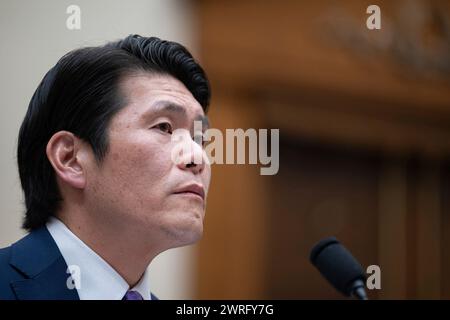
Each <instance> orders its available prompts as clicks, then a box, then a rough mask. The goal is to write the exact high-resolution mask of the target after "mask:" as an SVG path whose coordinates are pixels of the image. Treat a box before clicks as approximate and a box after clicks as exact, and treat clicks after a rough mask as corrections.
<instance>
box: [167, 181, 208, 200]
mask: <svg viewBox="0 0 450 320" xmlns="http://www.w3.org/2000/svg"><path fill="white" fill-rule="evenodd" d="M183 193H187V194H189V193H192V194H194V195H197V196H199V197H201V198H202V200H205V188H203V186H202V185H201V184H196V183H192V184H189V185H187V186H183V187H180V188H178V189H177V190H175V192H174V194H183Z"/></svg>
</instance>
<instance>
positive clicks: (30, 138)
mask: <svg viewBox="0 0 450 320" xmlns="http://www.w3.org/2000/svg"><path fill="white" fill-rule="evenodd" d="M139 71H146V72H150V73H156V74H167V75H171V76H173V77H175V78H176V79H178V80H180V81H181V82H182V83H183V84H184V85H185V86H186V88H187V89H188V90H189V91H190V92H191V93H192V95H193V96H194V98H195V99H196V100H197V101H198V102H199V103H200V105H201V106H202V108H203V110H204V111H205V113H206V112H207V109H208V105H209V100H210V86H209V82H208V79H207V77H206V74H205V72H204V71H203V69H202V67H201V66H200V65H199V64H198V63H197V62H196V61H195V60H194V59H193V57H192V55H191V54H190V53H189V51H188V50H187V49H186V48H185V47H184V46H182V45H181V44H179V43H176V42H171V41H165V40H161V39H159V38H156V37H141V36H139V35H130V36H128V37H126V38H124V39H122V40H119V41H116V42H110V43H107V44H106V45H103V46H98V47H86V48H81V49H76V50H74V51H71V52H69V53H68V54H66V55H64V56H63V57H62V58H61V59H60V60H59V61H58V62H57V63H56V65H55V66H54V67H53V68H51V69H50V70H49V71H48V72H47V74H46V75H45V76H44V78H43V79H42V81H41V83H40V84H39V86H38V87H37V89H36V91H35V92H34V94H33V96H32V98H31V101H30V104H29V106H28V110H27V112H26V115H25V118H24V120H23V122H22V125H21V128H20V132H19V137H18V148H17V162H18V167H19V175H20V181H21V184H22V189H23V192H24V197H25V207H26V212H25V219H24V222H23V228H25V229H27V230H35V229H38V228H40V227H42V226H44V225H45V223H46V222H47V221H48V219H49V217H50V216H52V215H55V214H56V212H57V210H58V208H59V204H60V201H61V200H62V198H61V194H60V192H59V189H58V185H57V183H56V177H55V171H54V170H53V167H52V166H51V164H50V162H49V160H48V158H47V155H46V147H47V143H48V141H49V140H50V138H51V137H52V135H54V134H55V133H56V132H58V131H61V130H67V131H70V132H72V133H73V134H74V135H75V136H77V137H78V138H80V139H82V140H83V141H86V142H88V143H89V144H90V146H91V147H92V150H93V153H94V155H95V157H96V159H97V161H98V162H99V163H101V161H102V159H103V158H104V156H105V155H106V153H107V151H108V131H107V129H108V125H109V122H110V120H111V118H112V117H113V116H114V115H115V114H116V113H117V112H118V111H119V110H120V109H121V108H123V107H124V106H125V105H126V97H125V96H124V95H122V94H121V93H120V90H119V89H120V88H119V85H120V81H121V80H122V78H123V77H125V76H126V75H128V74H131V73H133V72H139Z"/></svg>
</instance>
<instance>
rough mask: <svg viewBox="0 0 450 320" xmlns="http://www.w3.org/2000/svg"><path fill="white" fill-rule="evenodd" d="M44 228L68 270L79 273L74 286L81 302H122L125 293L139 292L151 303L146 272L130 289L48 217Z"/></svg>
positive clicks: (109, 268)
mask: <svg viewBox="0 0 450 320" xmlns="http://www.w3.org/2000/svg"><path fill="white" fill-rule="evenodd" d="M46 226H47V229H48V231H49V232H50V234H51V236H52V237H53V239H54V240H55V242H56V245H57V246H58V248H59V251H61V254H62V256H63V258H64V260H65V261H66V263H67V266H68V267H69V269H72V270H73V268H74V267H75V268H76V270H77V271H79V278H76V279H79V282H78V283H76V285H77V291H78V295H79V297H80V300H121V299H122V298H123V297H124V296H125V293H126V292H127V291H128V290H134V291H137V292H139V293H140V294H141V296H142V297H143V298H144V300H150V299H151V295H150V283H149V272H148V271H146V272H144V275H143V276H142V277H141V280H140V281H139V282H138V283H137V284H136V285H135V286H134V287H133V288H131V289H130V287H129V286H128V283H127V282H126V281H125V280H124V279H123V278H122V277H121V276H120V275H119V274H118V273H117V271H116V270H114V269H113V267H111V266H110V265H109V264H108V263H107V262H106V261H105V260H103V258H102V257H100V256H99V255H98V254H97V253H96V252H95V251H93V250H92V249H91V248H90V247H89V246H87V245H86V244H85V243H84V242H83V241H82V240H81V239H80V238H78V237H77V236H76V235H75V234H74V233H72V231H70V230H69V228H67V226H66V225H65V224H64V223H63V222H61V221H60V220H59V219H57V218H54V217H51V218H50V220H49V222H48V223H47V225H46ZM68 276H69V275H68ZM73 278H75V277H73Z"/></svg>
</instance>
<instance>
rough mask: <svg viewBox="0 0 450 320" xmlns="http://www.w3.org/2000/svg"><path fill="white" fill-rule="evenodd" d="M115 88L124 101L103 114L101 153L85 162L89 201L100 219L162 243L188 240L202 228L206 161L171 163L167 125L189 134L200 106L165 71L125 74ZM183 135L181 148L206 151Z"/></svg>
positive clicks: (207, 179) (207, 174) (199, 116)
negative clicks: (105, 139)
mask: <svg viewBox="0 0 450 320" xmlns="http://www.w3.org/2000/svg"><path fill="white" fill-rule="evenodd" d="M121 92H122V94H123V95H124V96H125V97H126V100H127V104H126V106H125V107H124V108H123V109H121V110H120V111H119V112H118V113H117V114H116V115H115V116H114V117H113V118H112V120H111V122H110V125H109V129H108V133H109V134H108V136H109V149H108V153H107V154H106V157H105V158H104V160H103V161H102V163H101V164H100V165H99V166H98V167H97V166H96V165H94V164H92V166H90V167H89V169H88V170H87V185H86V192H85V194H86V197H88V199H89V201H88V203H89V206H91V209H92V212H93V213H95V214H101V215H104V216H102V217H101V218H102V221H104V223H105V224H111V226H112V227H114V228H117V227H118V226H120V228H122V227H123V228H127V229H128V230H127V231H131V232H128V233H131V234H133V235H135V236H136V237H143V236H144V237H143V239H142V240H143V241H147V242H149V243H150V242H151V243H154V244H155V243H159V244H158V245H160V246H161V247H162V249H167V248H170V247H176V246H182V245H186V244H190V243H193V242H195V241H197V240H198V239H199V238H200V237H201V235H202V231H203V219H204V215H205V206H206V195H207V192H208V187H209V182H210V178H211V168H210V166H209V165H208V164H206V163H205V162H203V164H197V165H195V166H190V165H186V164H176V163H174V162H173V161H172V157H171V152H172V148H173V146H174V144H175V142H172V140H171V137H172V134H171V132H172V131H173V130H176V129H186V130H188V131H189V132H190V133H191V134H193V128H194V121H195V120H199V119H202V118H205V115H204V112H203V109H202V107H201V105H200V104H199V103H198V102H197V100H196V99H195V98H194V97H193V96H192V94H191V93H190V91H189V90H188V89H187V88H186V87H185V86H184V85H183V84H182V83H181V82H180V81H179V80H177V79H175V78H173V77H171V76H168V75H152V74H136V75H131V76H127V77H125V78H124V79H123V81H122V83H121ZM205 129H207V128H203V130H205ZM190 142H191V143H192V146H191V147H192V152H191V154H188V155H186V156H187V157H191V156H192V157H194V155H195V154H196V153H200V154H201V156H202V157H203V158H206V155H205V152H204V150H203V148H202V146H200V145H198V144H196V143H195V142H194V141H193V140H190ZM197 156H198V155H197ZM202 189H203V191H202ZM202 192H203V196H202V195H198V194H201V193H202ZM196 193H197V194H196Z"/></svg>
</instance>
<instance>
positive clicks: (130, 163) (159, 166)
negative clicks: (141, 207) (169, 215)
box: [105, 141, 171, 199]
mask: <svg viewBox="0 0 450 320" xmlns="http://www.w3.org/2000/svg"><path fill="white" fill-rule="evenodd" d="M166 149H167V148H164V147H163V146H162V145H160V144H156V143H148V142H147V143H139V141H138V142H134V143H125V142H123V143H117V144H116V145H112V146H111V148H110V153H109V155H108V156H107V158H108V160H107V163H105V165H106V169H107V170H106V171H105V174H109V176H110V178H111V179H109V178H108V177H107V176H105V179H106V180H107V181H108V180H109V183H110V184H111V185H110V188H115V189H121V193H122V194H123V193H125V194H131V196H132V197H133V195H134V196H135V197H139V198H140V199H143V197H145V198H148V197H149V196H152V194H153V195H155V196H156V195H157V194H158V193H155V192H152V191H157V190H161V189H163V188H164V181H163V180H164V177H166V176H167V174H168V172H169V171H170V168H171V162H170V154H168V152H167V151H165V150H166ZM117 191H120V190H116V192H115V193H117Z"/></svg>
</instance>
